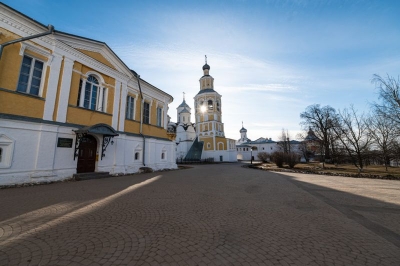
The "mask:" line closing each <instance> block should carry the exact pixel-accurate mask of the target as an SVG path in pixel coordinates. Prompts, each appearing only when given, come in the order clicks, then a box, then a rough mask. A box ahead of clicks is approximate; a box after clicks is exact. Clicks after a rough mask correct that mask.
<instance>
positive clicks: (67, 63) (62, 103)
mask: <svg viewBox="0 0 400 266" xmlns="http://www.w3.org/2000/svg"><path fill="white" fill-rule="evenodd" d="M73 66H74V61H73V60H71V59H69V58H64V68H63V72H62V77H61V88H60V97H59V99H58V109H57V118H56V121H57V122H62V123H64V122H65V121H66V119H67V109H68V99H69V93H70V90H71V78H72V67H73Z"/></svg>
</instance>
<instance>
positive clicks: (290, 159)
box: [285, 152, 300, 168]
mask: <svg viewBox="0 0 400 266" xmlns="http://www.w3.org/2000/svg"><path fill="white" fill-rule="evenodd" d="M285 155H286V158H285V159H286V160H285V162H286V163H287V164H288V165H289V167H290V168H293V167H294V166H295V165H296V164H298V163H299V162H300V155H298V154H297V153H294V152H290V153H287V154H285Z"/></svg>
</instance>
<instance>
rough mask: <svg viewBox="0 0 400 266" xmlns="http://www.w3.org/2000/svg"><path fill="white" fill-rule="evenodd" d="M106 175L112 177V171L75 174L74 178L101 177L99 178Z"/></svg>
mask: <svg viewBox="0 0 400 266" xmlns="http://www.w3.org/2000/svg"><path fill="white" fill-rule="evenodd" d="M105 177H111V175H110V173H109V172H92V173H80V174H74V179H75V180H76V181H80V180H89V179H99V178H105Z"/></svg>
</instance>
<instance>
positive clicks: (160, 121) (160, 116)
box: [157, 107, 185, 127]
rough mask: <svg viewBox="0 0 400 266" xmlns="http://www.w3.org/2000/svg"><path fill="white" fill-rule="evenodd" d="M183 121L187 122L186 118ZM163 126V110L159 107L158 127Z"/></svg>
mask: <svg viewBox="0 0 400 266" xmlns="http://www.w3.org/2000/svg"><path fill="white" fill-rule="evenodd" d="M183 121H185V117H183ZM161 125H162V109H161V108H160V107H157V126H159V127H161Z"/></svg>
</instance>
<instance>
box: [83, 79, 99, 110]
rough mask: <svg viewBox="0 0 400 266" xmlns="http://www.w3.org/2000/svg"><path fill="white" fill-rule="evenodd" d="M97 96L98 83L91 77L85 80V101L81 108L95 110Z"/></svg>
mask: <svg viewBox="0 0 400 266" xmlns="http://www.w3.org/2000/svg"><path fill="white" fill-rule="evenodd" d="M98 94H99V81H98V80H97V79H96V78H95V77H94V76H92V75H90V76H89V77H88V79H87V80H86V86H85V99H84V102H83V107H85V108H88V109H91V110H96V105H97V95H98Z"/></svg>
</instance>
